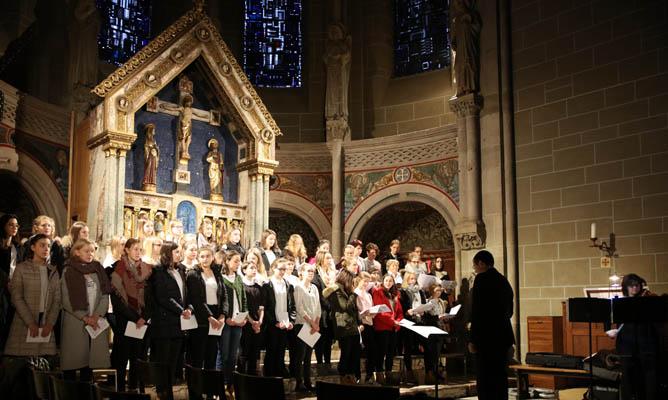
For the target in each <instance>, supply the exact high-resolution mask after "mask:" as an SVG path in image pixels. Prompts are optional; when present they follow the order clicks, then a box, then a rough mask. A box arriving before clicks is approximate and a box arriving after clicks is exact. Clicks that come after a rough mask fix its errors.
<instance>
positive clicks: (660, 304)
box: [612, 296, 668, 324]
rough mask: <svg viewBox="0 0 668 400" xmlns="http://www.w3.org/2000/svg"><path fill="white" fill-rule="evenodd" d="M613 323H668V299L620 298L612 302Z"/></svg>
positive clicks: (646, 297)
mask: <svg viewBox="0 0 668 400" xmlns="http://www.w3.org/2000/svg"><path fill="white" fill-rule="evenodd" d="M612 322H613V323H616V324H623V323H632V322H637V323H659V322H668V297H667V296H643V297H620V298H616V299H613V300H612Z"/></svg>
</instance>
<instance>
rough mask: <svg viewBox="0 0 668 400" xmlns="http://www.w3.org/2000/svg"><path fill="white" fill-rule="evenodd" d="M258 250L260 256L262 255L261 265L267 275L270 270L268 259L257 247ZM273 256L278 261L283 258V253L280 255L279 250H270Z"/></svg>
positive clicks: (262, 250) (261, 249) (260, 248)
mask: <svg viewBox="0 0 668 400" xmlns="http://www.w3.org/2000/svg"><path fill="white" fill-rule="evenodd" d="M258 249H259V250H260V254H262V263H263V264H264V268H265V269H266V270H267V273H269V270H270V269H271V264H270V263H269V258H267V255H266V254H265V252H264V249H263V248H262V247H258ZM272 251H273V252H274V254H276V259H279V258H281V257H282V256H283V253H281V249H273V250H272Z"/></svg>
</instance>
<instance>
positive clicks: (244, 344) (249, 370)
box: [240, 324, 264, 375]
mask: <svg viewBox="0 0 668 400" xmlns="http://www.w3.org/2000/svg"><path fill="white" fill-rule="evenodd" d="M263 334H264V331H262V330H261V331H260V333H255V332H254V331H253V327H252V326H251V324H246V325H244V327H243V333H242V334H241V365H240V369H241V372H243V373H245V374H248V375H257V361H258V360H259V359H260V349H262V338H263Z"/></svg>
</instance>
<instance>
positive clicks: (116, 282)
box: [111, 238, 152, 391]
mask: <svg viewBox="0 0 668 400" xmlns="http://www.w3.org/2000/svg"><path fill="white" fill-rule="evenodd" d="M123 252H124V254H123V256H121V259H120V260H118V261H116V262H115V263H114V265H113V272H111V286H112V292H111V305H112V306H113V309H114V317H115V319H116V323H115V327H116V329H115V332H114V344H113V347H112V350H111V360H112V364H113V366H114V368H115V369H116V376H117V377H118V378H117V379H118V390H120V391H124V390H125V371H126V367H127V364H128V360H129V361H130V376H129V387H130V389H135V388H136V387H137V371H136V367H135V363H136V360H137V359H138V358H139V359H144V358H145V357H146V355H145V353H146V345H145V343H146V340H145V339H146V337H144V338H143V339H137V338H133V337H129V336H125V329H126V327H127V325H128V323H130V324H135V326H136V327H137V328H141V327H143V326H144V325H145V324H146V318H145V317H146V315H145V305H144V287H145V286H146V280H147V279H148V277H149V276H151V272H152V268H151V265H149V264H145V263H144V262H142V261H141V253H142V248H141V242H140V241H139V240H138V239H134V238H132V239H128V240H127V241H126V242H125V247H124V248H123Z"/></svg>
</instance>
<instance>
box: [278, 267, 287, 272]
mask: <svg viewBox="0 0 668 400" xmlns="http://www.w3.org/2000/svg"><path fill="white" fill-rule="evenodd" d="M276 269H277V270H279V271H285V270H286V269H287V268H285V267H278V268H276Z"/></svg>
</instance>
